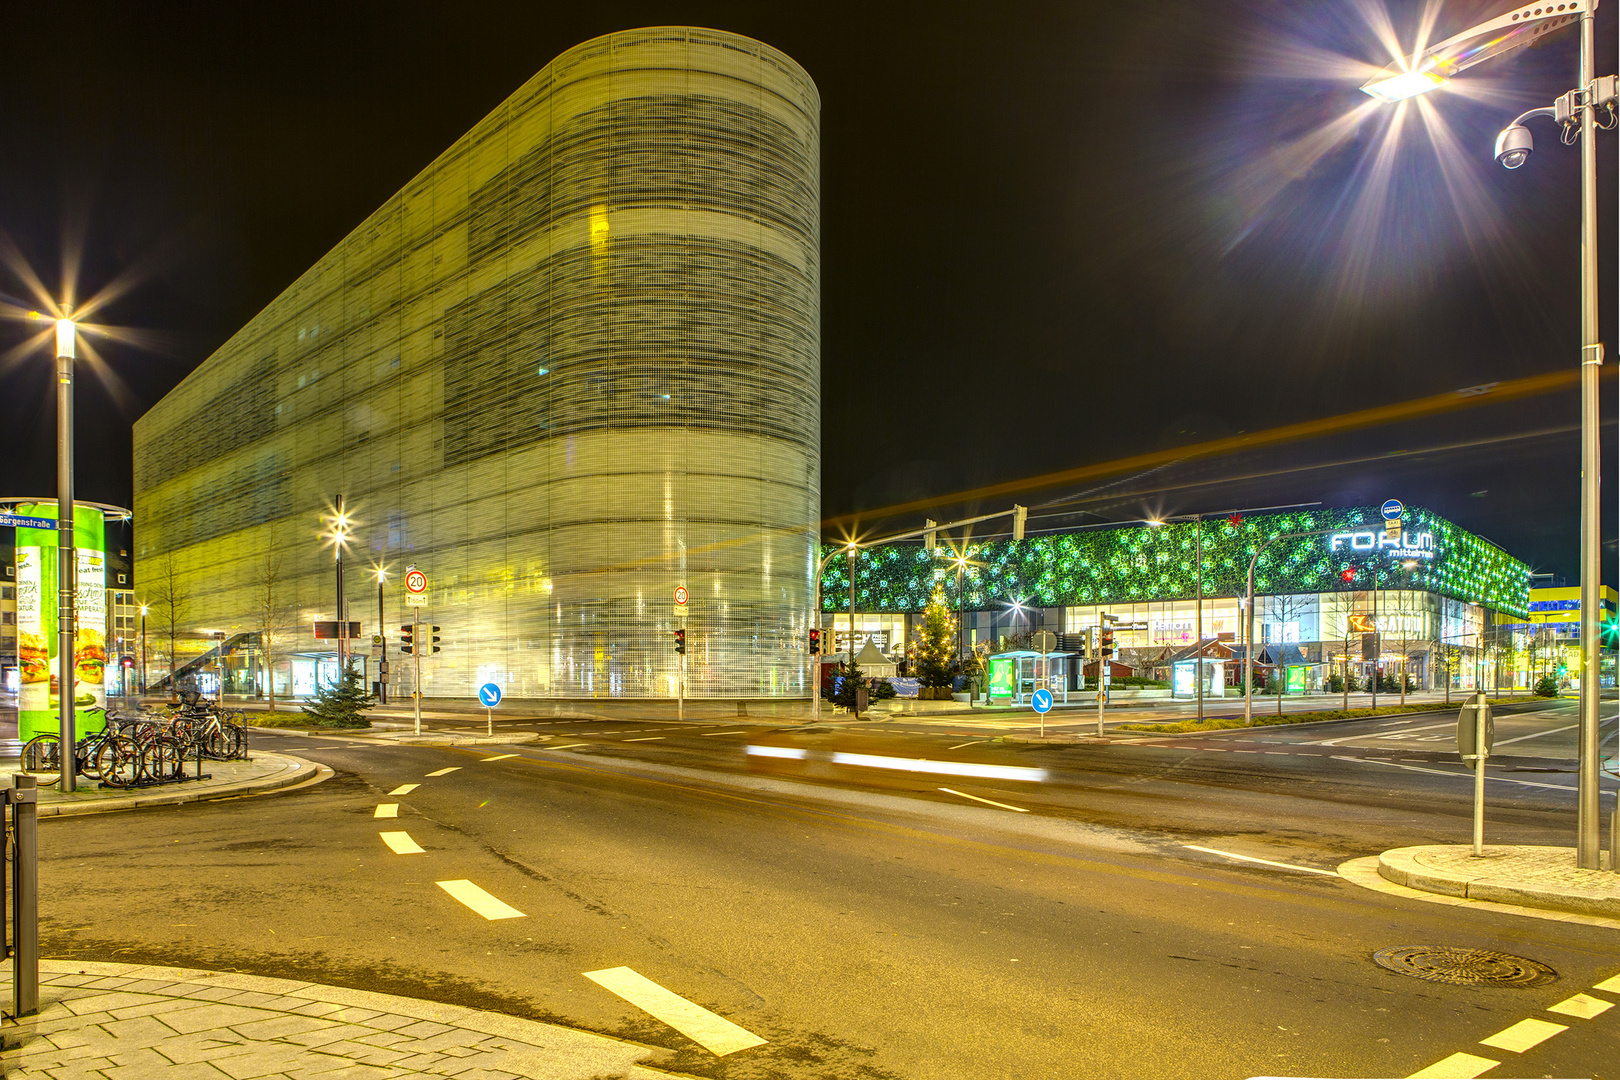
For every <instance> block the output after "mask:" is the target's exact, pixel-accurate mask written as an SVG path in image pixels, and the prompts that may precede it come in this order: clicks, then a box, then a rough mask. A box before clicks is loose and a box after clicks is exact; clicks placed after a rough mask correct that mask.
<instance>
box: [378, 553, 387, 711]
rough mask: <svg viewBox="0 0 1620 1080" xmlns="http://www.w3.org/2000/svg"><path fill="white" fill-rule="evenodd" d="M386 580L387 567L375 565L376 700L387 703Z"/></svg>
mask: <svg viewBox="0 0 1620 1080" xmlns="http://www.w3.org/2000/svg"><path fill="white" fill-rule="evenodd" d="M387 580H388V568H387V567H385V566H379V567H377V640H378V641H380V642H381V643H382V652H381V658H380V659H379V660H378V662H377V700H378V702H379V703H380V704H383V705H386V704H388V679H387V677H386V676H387V674H388V631H386V630H384V629H383V626H384V623H383V582H385V581H387Z"/></svg>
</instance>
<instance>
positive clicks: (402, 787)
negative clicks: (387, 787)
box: [388, 784, 422, 795]
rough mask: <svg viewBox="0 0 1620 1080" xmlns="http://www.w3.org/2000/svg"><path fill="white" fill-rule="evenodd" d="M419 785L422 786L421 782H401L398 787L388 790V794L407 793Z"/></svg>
mask: <svg viewBox="0 0 1620 1080" xmlns="http://www.w3.org/2000/svg"><path fill="white" fill-rule="evenodd" d="M421 786H422V785H421V784H401V785H399V787H397V788H395V789H394V790H393V791H390V792H389V793H388V794H390V795H409V794H410V793H411V792H413V791H415V790H416V789H417V788H419V787H421Z"/></svg>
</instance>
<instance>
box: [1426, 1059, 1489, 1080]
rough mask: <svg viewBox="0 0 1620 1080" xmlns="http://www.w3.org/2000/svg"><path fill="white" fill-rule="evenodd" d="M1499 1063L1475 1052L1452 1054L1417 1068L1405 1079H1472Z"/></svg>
mask: <svg viewBox="0 0 1620 1080" xmlns="http://www.w3.org/2000/svg"><path fill="white" fill-rule="evenodd" d="M1500 1064H1501V1062H1500V1061H1492V1060H1491V1059H1490V1058H1482V1057H1479V1056H1477V1055H1475V1054H1452V1055H1451V1056H1450V1057H1448V1058H1441V1059H1440V1060H1439V1061H1437V1062H1435V1063H1434V1064H1433V1065H1430V1066H1429V1067H1428V1068H1427V1069H1419V1070H1418V1071H1417V1072H1415V1073H1413V1074H1412V1075H1411V1076H1409V1077H1407V1080H1474V1078H1475V1077H1476V1076H1483V1075H1484V1074H1485V1071H1486V1070H1487V1069H1494V1068H1496V1067H1497V1066H1498V1065H1500Z"/></svg>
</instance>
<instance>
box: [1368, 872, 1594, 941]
mask: <svg viewBox="0 0 1620 1080" xmlns="http://www.w3.org/2000/svg"><path fill="white" fill-rule="evenodd" d="M1378 862H1379V857H1378V856H1377V855H1366V856H1363V857H1361V858H1359V859H1351V860H1349V861H1348V862H1343V863H1340V864H1339V867H1338V870H1339V876H1340V877H1342V878H1343V879H1344V880H1346V881H1348V882H1349V883H1350V884H1352V885H1359V886H1361V887H1362V888H1363V889H1371V890H1372V891H1373V892H1379V893H1383V894H1385V895H1386V896H1398V897H1401V898H1403V899H1406V900H1421V901H1423V902H1424V903H1426V904H1444V905H1446V906H1447V907H1460V908H1472V909H1474V910H1476V911H1482V912H1488V913H1494V914H1499V915H1519V916H1522V917H1524V918H1527V919H1547V920H1549V921H1551V922H1562V923H1574V924H1576V925H1580V926H1601V927H1603V928H1605V929H1608V930H1620V919H1609V918H1602V917H1600V916H1596V915H1577V914H1575V913H1573V912H1567V911H1554V910H1552V909H1551V908H1537V907H1523V906H1521V905H1519V904H1503V903H1498V902H1497V901H1494V900H1477V899H1471V898H1465V897H1460V896H1441V895H1439V894H1437V893H1431V892H1424V891H1422V890H1421V889H1414V888H1411V887H1409V886H1406V885H1397V884H1396V883H1395V882H1393V881H1390V880H1389V879H1387V878H1385V877H1382V876H1380V874H1379V872H1378Z"/></svg>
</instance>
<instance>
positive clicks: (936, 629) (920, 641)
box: [912, 589, 957, 698]
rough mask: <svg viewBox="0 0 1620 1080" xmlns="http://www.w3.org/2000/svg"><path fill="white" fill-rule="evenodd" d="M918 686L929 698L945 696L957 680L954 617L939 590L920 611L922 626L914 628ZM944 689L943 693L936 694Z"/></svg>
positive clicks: (914, 668) (915, 665)
mask: <svg viewBox="0 0 1620 1080" xmlns="http://www.w3.org/2000/svg"><path fill="white" fill-rule="evenodd" d="M912 670H913V671H914V672H916V675H917V685H918V686H919V687H921V688H922V689H923V690H925V691H929V690H931V691H934V693H930V694H928V695H926V696H927V697H930V698H935V697H943V696H945V695H948V694H949V693H950V690H951V686H952V684H953V682H954V681H955V679H956V670H957V665H956V617H955V616H953V615H952V614H951V609H950V607H949V605H947V604H946V603H945V593H944V592H943V591H941V590H939V589H936V590H934V595H933V596H932V597H931V598H930V599H929V601H928V606H927V607H925V608H923V617H922V625H921V626H920V627H918V629H917V658H916V661H915V662H914V663H913V665H912ZM941 690H943V691H944V694H941V693H939V691H941Z"/></svg>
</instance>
